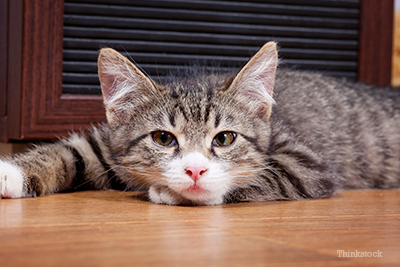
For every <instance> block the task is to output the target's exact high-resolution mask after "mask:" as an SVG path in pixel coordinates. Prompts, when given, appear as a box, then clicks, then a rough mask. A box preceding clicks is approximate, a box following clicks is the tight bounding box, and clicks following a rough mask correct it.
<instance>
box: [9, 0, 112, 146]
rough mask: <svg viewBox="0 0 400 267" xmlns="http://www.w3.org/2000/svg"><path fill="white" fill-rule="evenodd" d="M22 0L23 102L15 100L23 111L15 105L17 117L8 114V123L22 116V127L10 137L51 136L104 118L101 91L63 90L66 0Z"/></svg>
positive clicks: (65, 132)
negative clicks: (68, 92)
mask: <svg viewBox="0 0 400 267" xmlns="http://www.w3.org/2000/svg"><path fill="white" fill-rule="evenodd" d="M12 2H14V1H12ZM21 2H22V1H21ZM23 4H24V8H23V12H20V14H21V16H22V15H23V20H22V19H21V21H23V45H22V58H21V60H20V61H19V62H22V66H21V70H22V72H21V75H22V78H21V79H19V80H21V81H22V84H21V86H20V87H19V88H21V90H20V91H21V94H20V99H19V100H20V103H19V104H18V103H17V104H16V107H20V108H22V112H21V113H20V114H18V113H17V112H16V109H15V110H12V111H13V112H15V113H13V114H12V117H13V118H15V119H16V120H15V121H14V120H13V121H12V124H11V123H10V120H8V123H9V124H10V125H14V124H17V123H16V122H17V121H18V122H19V127H20V131H12V132H10V133H9V135H8V138H9V139H12V140H21V139H24V140H29V139H53V138H55V137H56V136H63V135H66V134H67V132H68V131H71V130H79V129H80V128H82V129H84V128H87V127H89V126H90V124H91V123H92V122H96V121H102V120H103V121H104V119H105V116H104V110H103V104H102V98H101V96H79V95H77V96H73V97H70V96H63V95H62V47H63V20H62V17H63V1H62V0H50V1H40V0H24V1H23ZM10 38H11V37H10ZM17 80H18V79H13V81H17ZM9 88H10V87H9ZM15 91H17V90H15ZM9 92H12V90H9ZM15 94H16V93H13V94H11V95H14V97H15ZM9 99H10V98H9Z"/></svg>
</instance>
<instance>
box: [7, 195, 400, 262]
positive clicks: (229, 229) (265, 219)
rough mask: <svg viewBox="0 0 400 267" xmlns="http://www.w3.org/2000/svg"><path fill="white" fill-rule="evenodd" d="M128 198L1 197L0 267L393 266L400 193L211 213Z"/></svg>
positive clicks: (398, 246)
mask: <svg viewBox="0 0 400 267" xmlns="http://www.w3.org/2000/svg"><path fill="white" fill-rule="evenodd" d="M136 195H137V194H136V193H134V192H125V193H121V192H118V191H97V192H96V191H90V192H79V193H70V194H57V195H53V196H47V197H42V198H31V199H1V200H0V266H2V267H5V266H303V267H305V266H400V190H389V191H353V192H340V193H339V194H338V196H336V197H334V198H329V199H321V200H311V201H279V202H264V203H241V204H230V205H219V206H212V207H182V206H178V207H177V206H164V205H154V204H151V203H148V202H146V201H144V200H140V199H138V198H137V197H135V196H136ZM339 250H341V251H345V252H347V253H349V252H356V251H357V252H367V254H368V252H370V254H371V255H372V256H373V255H374V254H373V253H374V252H375V256H379V253H381V254H380V255H381V256H382V257H343V253H342V257H339V252H338V251H339ZM349 256H350V255H349Z"/></svg>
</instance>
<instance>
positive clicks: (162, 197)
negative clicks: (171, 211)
mask: <svg viewBox="0 0 400 267" xmlns="http://www.w3.org/2000/svg"><path fill="white" fill-rule="evenodd" d="M149 198H150V200H151V202H153V203H155V204H167V205H179V204H183V203H184V201H185V200H184V199H183V198H182V197H181V196H179V195H178V194H177V193H175V192H173V191H172V190H171V189H169V188H167V187H156V186H151V187H150V189H149Z"/></svg>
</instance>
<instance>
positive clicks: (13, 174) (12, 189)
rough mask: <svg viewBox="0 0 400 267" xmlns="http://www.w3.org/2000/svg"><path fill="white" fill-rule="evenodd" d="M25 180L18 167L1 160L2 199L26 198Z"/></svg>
mask: <svg viewBox="0 0 400 267" xmlns="http://www.w3.org/2000/svg"><path fill="white" fill-rule="evenodd" d="M24 179H25V178H24V173H23V172H22V170H21V169H20V168H19V167H18V166H16V165H13V164H11V163H8V162H5V161H1V160H0V198H21V197H24Z"/></svg>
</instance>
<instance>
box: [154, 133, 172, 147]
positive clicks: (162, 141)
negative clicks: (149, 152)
mask: <svg viewBox="0 0 400 267" xmlns="http://www.w3.org/2000/svg"><path fill="white" fill-rule="evenodd" d="M153 140H154V142H156V143H157V144H159V145H160V146H173V145H175V143H176V139H175V136H174V135H173V134H172V133H169V132H163V131H159V132H155V133H153Z"/></svg>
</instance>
